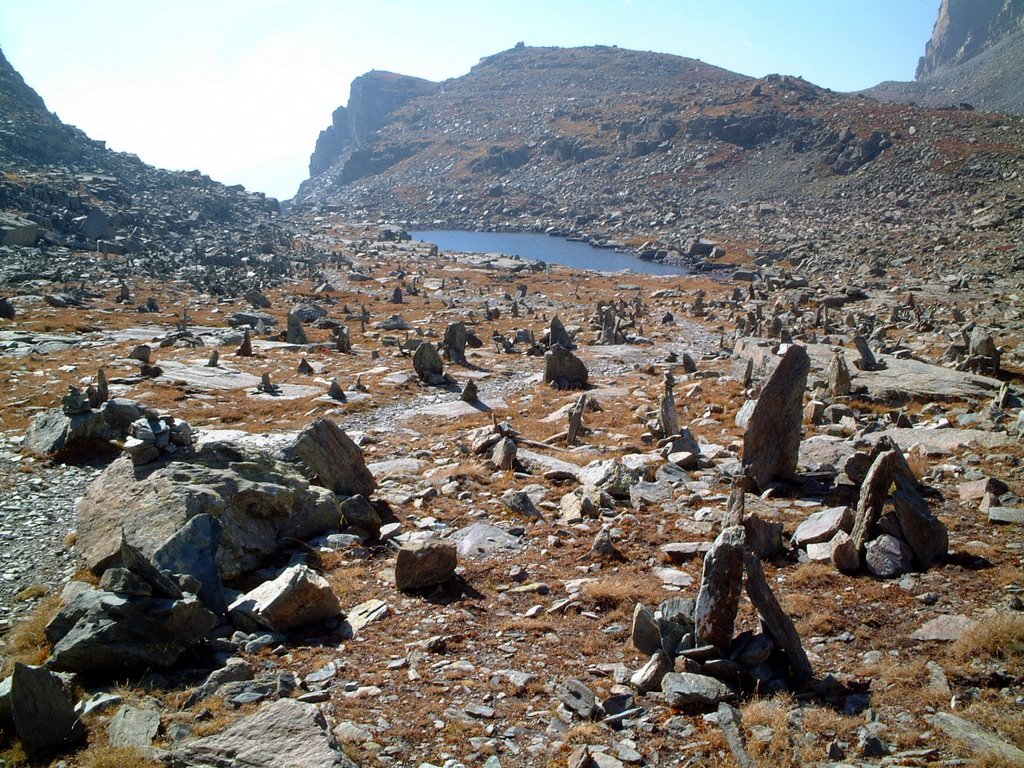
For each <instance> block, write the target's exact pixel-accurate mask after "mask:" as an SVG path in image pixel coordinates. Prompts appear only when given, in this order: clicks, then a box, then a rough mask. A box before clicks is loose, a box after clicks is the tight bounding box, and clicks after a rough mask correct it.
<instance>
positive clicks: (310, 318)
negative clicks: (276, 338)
mask: <svg viewBox="0 0 1024 768" xmlns="http://www.w3.org/2000/svg"><path fill="white" fill-rule="evenodd" d="M288 317H295V318H298V320H299V322H300V323H313V322H316V321H317V320H319V319H320V318H321V317H327V310H326V309H324V308H323V307H321V306H320V305H319V304H316V303H314V302H312V301H303V302H300V303H299V304H296V305H295V306H293V307H292V308H291V309H290V310H288Z"/></svg>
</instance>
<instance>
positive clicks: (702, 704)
mask: <svg viewBox="0 0 1024 768" xmlns="http://www.w3.org/2000/svg"><path fill="white" fill-rule="evenodd" d="M661 690H662V693H664V694H665V701H666V703H668V705H669V706H670V707H673V708H675V709H687V710H689V709H697V710H705V711H710V710H713V709H715V708H717V707H718V705H719V704H720V703H722V702H723V701H732V700H734V699H735V698H736V694H735V693H734V692H733V691H732V689H731V688H729V687H728V686H727V685H726V684H725V683H723V682H722V681H720V680H716V679H715V678H713V677H706V676H705V675H696V674H692V673H690V672H669V673H668V674H667V675H665V677H663V678H662V680H661Z"/></svg>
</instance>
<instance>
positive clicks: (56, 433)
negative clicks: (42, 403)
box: [22, 408, 119, 456]
mask: <svg viewBox="0 0 1024 768" xmlns="http://www.w3.org/2000/svg"><path fill="white" fill-rule="evenodd" d="M115 437H119V435H117V434H115V433H114V432H113V431H112V430H111V429H110V427H109V426H108V424H107V420H106V419H105V418H103V414H102V413H100V412H99V411H87V412H86V413H78V414H75V415H73V416H69V415H67V414H66V413H64V411H62V410H61V409H60V408H51V409H50V410H48V411H43V412H42V413H41V414H39V415H38V416H36V418H35V419H34V420H33V421H32V424H31V425H30V426H29V428H28V431H27V432H26V433H25V440H24V442H23V443H22V447H23V448H25V450H28V451H32V452H34V453H41V454H45V455H47V456H53V455H57V454H61V453H65V452H69V451H94V450H110V446H109V442H110V440H111V439H113V438H115Z"/></svg>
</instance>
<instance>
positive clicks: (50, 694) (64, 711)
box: [10, 662, 85, 756]
mask: <svg viewBox="0 0 1024 768" xmlns="http://www.w3.org/2000/svg"><path fill="white" fill-rule="evenodd" d="M10 702H11V719H12V720H13V721H14V731H15V733H17V734H18V738H19V739H20V740H21V743H22V745H23V746H24V748H25V751H26V752H28V754H29V755H32V756H36V755H43V754H47V753H50V752H56V751H58V750H63V749H66V748H68V747H72V746H74V745H75V744H77V743H79V742H80V741H83V740H84V739H85V728H84V727H83V725H82V722H81V720H79V719H78V715H77V714H76V712H75V701H74V699H73V698H72V697H71V694H70V693H69V692H68V690H67V689H66V688H65V686H64V683H63V682H62V681H61V679H60V678H59V677H58V676H57V675H55V674H54V673H52V672H50V671H48V670H46V669H43V668H42V667H30V666H28V665H26V664H22V663H21V662H16V663H15V665H14V673H13V674H12V675H11V697H10Z"/></svg>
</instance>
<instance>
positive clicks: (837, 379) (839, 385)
mask: <svg viewBox="0 0 1024 768" xmlns="http://www.w3.org/2000/svg"><path fill="white" fill-rule="evenodd" d="M827 376H828V391H829V393H830V394H831V395H832V397H845V396H846V395H848V394H850V389H851V387H852V385H851V383H850V369H849V367H848V366H847V365H846V357H845V356H844V355H843V353H842V352H841V351H840V350H838V349H837V350H836V351H835V353H834V354H833V355H832V360H831V361H829V364H828V372H827Z"/></svg>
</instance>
